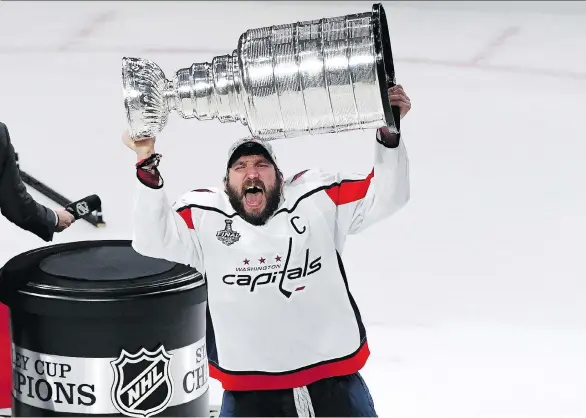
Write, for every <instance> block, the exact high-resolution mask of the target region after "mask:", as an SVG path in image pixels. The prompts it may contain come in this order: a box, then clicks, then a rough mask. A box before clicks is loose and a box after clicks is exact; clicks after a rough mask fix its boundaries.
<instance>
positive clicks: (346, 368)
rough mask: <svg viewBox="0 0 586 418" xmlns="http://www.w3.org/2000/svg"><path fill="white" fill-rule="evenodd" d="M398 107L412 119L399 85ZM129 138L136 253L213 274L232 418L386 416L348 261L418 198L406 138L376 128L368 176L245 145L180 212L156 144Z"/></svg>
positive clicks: (210, 318)
mask: <svg viewBox="0 0 586 418" xmlns="http://www.w3.org/2000/svg"><path fill="white" fill-rule="evenodd" d="M389 102H390V104H391V106H398V107H399V108H400V110H401V112H400V115H401V118H402V117H403V116H405V114H406V113H407V112H408V111H409V109H410V108H411V103H410V100H409V98H408V97H407V95H406V94H405V92H404V90H403V88H402V87H401V86H395V87H392V88H390V89H389ZM124 142H125V144H126V145H127V146H128V147H129V148H131V149H132V150H134V151H135V152H136V153H137V158H138V162H137V163H136V168H137V177H138V180H139V183H138V184H137V188H138V190H137V194H136V200H135V209H134V216H133V219H134V226H133V228H134V237H133V244H132V245H133V248H134V249H135V250H136V251H137V252H138V253H140V254H143V255H145V256H149V257H154V258H161V259H166V260H169V261H174V262H177V263H181V264H186V265H189V266H192V267H194V268H195V269H197V270H198V271H200V272H201V273H202V274H203V275H204V277H205V279H206V284H207V289H208V304H207V334H206V338H207V352H208V358H209V370H210V376H211V377H212V378H215V379H217V380H219V381H220V382H221V383H222V387H223V388H224V395H223V401H222V407H221V410H220V416H226V417H227V416H257V417H258V416H272V417H278V416H338V417H342V416H345V417H355V416H376V411H375V408H374V404H373V401H372V398H371V396H370V393H369V390H368V388H367V386H366V384H365V382H364V380H363V379H362V377H361V376H360V373H359V371H360V369H361V368H362V367H363V366H364V365H365V363H366V360H367V358H368V356H369V349H368V343H367V339H366V331H365V327H364V325H363V323H362V321H361V317H360V312H359V310H358V307H357V306H356V303H355V301H354V299H353V297H352V294H351V293H350V288H349V282H348V280H347V277H346V274H345V272H344V267H343V263H342V257H341V254H342V250H343V247H344V242H345V240H346V237H347V236H348V235H351V234H357V233H359V232H361V231H363V230H364V229H365V228H367V227H369V226H371V225H373V224H375V223H377V222H379V221H381V220H383V219H385V218H387V217H389V216H391V215H393V214H394V213H396V212H397V211H398V210H399V209H401V208H402V207H403V206H404V205H405V204H406V203H407V201H408V200H409V168H408V159H407V153H406V150H405V145H404V143H403V140H402V138H401V135H400V134H393V133H390V132H389V130H388V129H387V128H380V129H378V130H377V132H376V140H375V141H373V142H374V148H375V159H374V168H373V170H372V172H371V173H370V174H368V175H365V176H360V175H356V174H346V173H326V172H323V171H321V170H305V171H302V172H300V173H298V174H296V175H294V176H291V177H290V178H287V179H285V178H284V177H283V174H282V173H281V171H280V169H279V166H278V164H277V158H276V156H275V154H274V152H273V150H272V147H271V145H270V142H266V141H261V140H258V139H255V138H248V139H244V140H240V141H237V142H236V143H235V144H234V145H233V146H232V147H231V148H230V151H229V155H228V162H227V165H226V175H225V178H224V181H223V184H222V186H221V187H215V188H209V189H198V190H194V191H191V192H189V193H186V194H184V195H183V196H181V197H180V199H179V200H178V201H177V202H175V204H174V205H171V204H170V203H169V202H168V200H167V197H166V195H165V192H164V189H163V179H162V176H161V173H160V172H159V169H158V164H159V161H160V155H159V154H157V153H156V152H155V149H154V144H155V139H154V138H149V139H145V140H141V141H136V142H134V141H132V140H130V139H129V137H128V135H125V137H124ZM360 280H361V281H362V282H365V281H366V280H368V278H366V277H362V278H360Z"/></svg>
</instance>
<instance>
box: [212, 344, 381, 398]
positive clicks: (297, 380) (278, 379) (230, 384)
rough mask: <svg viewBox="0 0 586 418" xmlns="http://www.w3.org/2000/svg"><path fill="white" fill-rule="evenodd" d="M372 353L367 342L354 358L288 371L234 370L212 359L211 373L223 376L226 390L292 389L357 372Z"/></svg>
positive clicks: (221, 377) (221, 379) (221, 380)
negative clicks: (221, 368)
mask: <svg viewBox="0 0 586 418" xmlns="http://www.w3.org/2000/svg"><path fill="white" fill-rule="evenodd" d="M369 355H370V351H369V350H368V343H366V342H365V343H364V344H363V345H362V347H360V349H359V350H358V351H357V352H356V353H355V354H354V355H353V356H352V357H350V358H346V359H344V360H338V361H334V362H329V363H325V364H320V365H317V366H314V367H311V368H308V369H304V370H301V371H298V372H293V373H288V374H279V375H261V374H231V373H226V372H223V371H221V370H219V369H218V368H216V367H214V365H213V364H211V363H210V364H209V367H210V376H211V377H212V378H214V379H217V380H219V381H220V382H221V383H222V387H223V388H224V389H225V390H275V389H291V388H296V387H301V386H306V385H309V384H311V383H313V382H317V381H318V380H321V379H325V378H328V377H332V376H345V375H349V374H352V373H356V372H358V371H359V370H360V369H362V367H364V365H365V364H366V360H367V359H368V357H369Z"/></svg>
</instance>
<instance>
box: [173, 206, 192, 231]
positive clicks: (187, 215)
mask: <svg viewBox="0 0 586 418" xmlns="http://www.w3.org/2000/svg"><path fill="white" fill-rule="evenodd" d="M177 213H178V214H179V216H181V217H182V218H183V220H184V221H185V223H186V224H187V227H188V228H189V229H195V227H194V226H193V218H192V217H191V208H183V209H180V210H179V211H177Z"/></svg>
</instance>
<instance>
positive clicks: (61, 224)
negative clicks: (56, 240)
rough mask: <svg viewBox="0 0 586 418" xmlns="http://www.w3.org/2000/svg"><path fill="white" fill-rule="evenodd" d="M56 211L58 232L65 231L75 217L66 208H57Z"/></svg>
mask: <svg viewBox="0 0 586 418" xmlns="http://www.w3.org/2000/svg"><path fill="white" fill-rule="evenodd" d="M55 213H56V214H57V227H56V231H57V232H63V231H64V230H65V229H67V228H69V227H70V226H71V224H72V223H74V222H75V217H74V216H73V215H72V214H71V213H69V212H67V211H66V210H65V209H57V210H56V211H55Z"/></svg>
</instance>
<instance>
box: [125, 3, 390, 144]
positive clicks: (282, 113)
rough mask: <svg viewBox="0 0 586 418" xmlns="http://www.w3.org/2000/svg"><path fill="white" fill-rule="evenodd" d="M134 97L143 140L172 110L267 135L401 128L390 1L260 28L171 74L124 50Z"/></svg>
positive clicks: (134, 132)
mask: <svg viewBox="0 0 586 418" xmlns="http://www.w3.org/2000/svg"><path fill="white" fill-rule="evenodd" d="M122 80H123V96H124V106H125V108H126V115H127V119H128V125H129V134H130V137H131V138H132V139H133V140H140V139H142V138H146V137H153V136H156V135H157V133H159V132H161V131H162V130H163V128H164V127H165V126H166V124H167V122H168V119H169V114H170V113H172V112H177V113H178V114H179V115H180V116H181V117H182V118H184V119H191V118H195V119H197V120H210V119H218V120H219V121H221V122H240V123H242V124H243V125H245V126H247V127H248V129H249V130H250V133H251V134H252V135H253V136H254V137H257V138H260V139H264V140H274V139H279V138H292V137H297V136H305V135H317V134H324V133H336V132H344V131H350V130H356V129H374V128H379V127H382V126H387V127H389V128H390V130H391V132H399V110H398V109H396V108H394V107H393V108H391V106H390V105H389V97H388V93H387V90H388V88H389V87H391V86H394V85H395V84H396V81H395V69H394V64H393V54H392V49H391V42H390V38H389V30H388V25H387V19H386V15H385V11H384V9H383V7H382V5H381V4H374V5H373V6H372V10H371V11H370V12H368V13H361V14H351V15H346V16H341V17H333V18H323V19H319V20H311V21H304V22H297V23H292V24H287V25H279V26H271V27H265V28H260V29H250V30H248V31H246V32H245V33H243V34H242V35H241V36H240V39H239V41H238V47H237V49H235V50H234V51H233V52H232V54H229V55H222V56H216V57H214V58H213V59H212V61H211V63H208V62H203V63H193V64H191V66H190V67H188V68H181V69H180V70H178V71H177V72H176V73H175V74H174V76H173V78H172V79H171V80H167V78H166V76H165V74H164V73H163V71H162V70H161V68H160V67H159V66H158V65H157V64H155V63H154V62H152V61H149V60H147V59H142V58H128V57H124V58H123V60H122Z"/></svg>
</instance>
